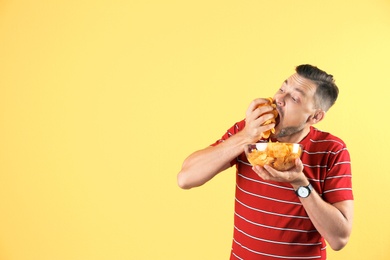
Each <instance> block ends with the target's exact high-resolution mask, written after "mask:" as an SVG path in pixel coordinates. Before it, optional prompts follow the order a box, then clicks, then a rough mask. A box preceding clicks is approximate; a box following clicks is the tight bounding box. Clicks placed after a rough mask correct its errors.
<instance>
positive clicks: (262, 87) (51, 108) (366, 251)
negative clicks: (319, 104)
mask: <svg viewBox="0 0 390 260" xmlns="http://www.w3.org/2000/svg"><path fill="white" fill-rule="evenodd" d="M389 14H390V2H389V1H388V0H362V1H338V0H329V1H316V0H314V1H313V0H296V1H290V0H280V1H265V0H250V1H249V0H244V1H229V0H224V1H222V0H207V1H206V0H200V1H199V0H198V1H179V0H176V1H173V0H164V1H158V0H145V1H135V0H130V1H124V0H123V1H119V0H110V1H108V0H100V1H99V0H95V1H90V0H84V1H83V0H78V1H76V0H67V1H65V0H57V1H49V0H46V1H44V0H42V1H31V0H30V1H28V0H24V1H13V0H3V1H0V259H1V260H103V259H104V260H113V259H114V260H122V259H137V260H141V259H142V260H149V259H169V260H174V259H177V260H183V259H185V260H191V259H212V260H215V259H228V256H229V251H230V247H231V240H232V233H233V227H232V224H233V222H232V221H233V203H234V185H235V184H234V170H233V169H229V170H227V171H226V172H224V173H221V174H220V175H219V176H217V177H216V178H215V179H213V180H212V181H211V182H209V183H207V184H206V185H204V186H202V187H199V188H197V189H192V190H190V191H183V190H180V189H179V188H178V187H177V185H176V174H177V172H178V171H179V169H180V167H181V163H182V161H183V160H184V159H185V157H186V156H187V155H189V154H190V153H191V152H192V151H194V150H196V149H200V148H203V147H205V146H207V145H209V144H211V143H213V142H214V141H215V140H216V139H218V138H219V137H220V136H222V134H224V132H225V131H226V129H227V128H229V127H230V126H231V125H232V124H233V123H234V122H236V121H238V120H241V119H243V118H244V115H245V110H246V108H247V106H248V104H249V103H250V102H251V100H252V99H254V98H257V97H268V96H272V95H273V94H274V92H275V91H276V90H277V89H278V87H279V86H280V84H281V82H282V81H284V79H285V78H286V77H288V76H289V75H290V74H292V73H293V72H294V67H295V66H296V65H299V64H302V63H310V64H313V65H316V66H318V67H320V68H322V69H324V70H326V71H328V72H329V73H331V74H333V75H334V76H335V78H336V82H337V84H338V85H339V87H340V96H339V99H338V101H337V103H336V105H335V106H334V107H333V108H332V109H331V110H330V111H329V113H328V114H327V116H326V119H325V120H324V121H323V122H321V123H320V124H319V125H318V127H319V128H320V129H322V130H325V131H330V132H332V133H333V134H335V135H337V136H339V137H341V138H342V139H344V141H345V142H346V143H347V145H348V148H349V151H350V154H351V157H352V162H353V167H352V168H353V185H354V194H355V221H354V228H353V233H352V236H351V239H350V242H349V244H348V245H347V247H346V248H344V249H343V250H342V251H340V252H333V251H332V250H331V249H330V248H329V249H328V255H329V259H340V260H341V259H342V260H345V259H354V260H357V259H358V260H359V259H364V260H365V259H376V260H385V259H390V240H389V236H388V234H389V232H390V225H389V224H388V223H389V219H390V207H389V199H388V198H389V196H390V190H389V188H388V186H389V182H390V170H389V167H388V163H389V162H390V158H389V156H390V152H389V149H390V141H389V137H388V136H387V134H388V132H387V131H388V129H389V126H390V124H389V117H388V112H389V110H390V102H389V96H390V90H389V89H390V78H389V71H390V47H389V46H390V15H389Z"/></svg>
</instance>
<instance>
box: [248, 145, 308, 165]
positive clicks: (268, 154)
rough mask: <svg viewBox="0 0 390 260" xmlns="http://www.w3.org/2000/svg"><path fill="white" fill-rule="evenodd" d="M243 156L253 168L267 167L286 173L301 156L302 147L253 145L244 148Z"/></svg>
mask: <svg viewBox="0 0 390 260" xmlns="http://www.w3.org/2000/svg"><path fill="white" fill-rule="evenodd" d="M245 155H246V158H247V159H248V161H249V163H250V164H251V165H253V166H255V165H259V166H264V165H269V166H271V167H272V168H274V169H276V170H278V171H286V170H288V169H291V168H292V167H294V165H295V159H296V158H300V157H301V155H302V146H301V145H300V144H297V143H279V142H275V143H265V142H264V143H255V144H248V145H246V146H245Z"/></svg>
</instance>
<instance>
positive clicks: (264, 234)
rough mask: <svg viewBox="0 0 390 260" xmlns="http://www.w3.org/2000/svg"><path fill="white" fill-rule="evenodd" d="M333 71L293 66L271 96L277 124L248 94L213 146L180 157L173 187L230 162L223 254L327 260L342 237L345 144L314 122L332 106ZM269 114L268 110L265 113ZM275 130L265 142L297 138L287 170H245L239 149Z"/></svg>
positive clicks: (347, 196) (347, 220)
mask: <svg viewBox="0 0 390 260" xmlns="http://www.w3.org/2000/svg"><path fill="white" fill-rule="evenodd" d="M337 96H338V88H337V86H336V84H335V83H334V80H333V76H332V75H329V74H327V73H326V72H324V71H322V70H320V69H318V68H317V67H314V66H311V65H300V66H298V67H296V73H294V74H293V75H291V76H290V77H289V78H288V79H286V80H285V81H284V82H283V84H282V86H281V87H280V89H279V90H278V91H277V92H276V94H275V96H274V100H275V104H276V108H277V111H278V113H279V116H278V117H277V119H276V122H277V123H276V124H269V125H263V123H264V122H266V121H267V120H270V119H272V118H273V117H274V115H273V114H272V113H269V112H270V111H271V110H272V109H273V108H272V106H269V105H263V106H259V105H260V104H263V103H266V102H268V99H263V98H259V99H255V100H254V101H252V103H251V104H250V105H249V107H248V109H247V112H246V118H245V120H242V121H241V122H238V123H236V124H235V125H234V126H232V127H231V128H230V129H229V130H228V131H227V133H226V134H225V135H224V136H223V137H222V138H221V139H220V140H218V141H217V142H215V143H214V144H213V145H211V146H209V147H207V148H205V149H202V150H199V151H196V152H194V153H193V154H191V155H190V156H189V157H188V158H187V159H185V161H184V163H183V166H182V169H181V171H180V172H179V174H178V185H179V186H180V187H181V188H183V189H190V188H193V187H197V186H200V185H203V184H204V183H206V182H207V181H209V180H210V179H212V178H213V177H214V176H215V175H217V174H218V173H220V172H222V171H224V170H225V169H227V168H229V167H231V166H233V165H236V168H237V174H236V200H235V216H234V237H233V245H232V251H231V255H230V259H246V260H247V259H326V250H325V248H326V243H325V240H326V242H327V243H328V244H329V245H330V247H331V248H332V249H333V250H340V249H342V248H343V247H344V246H345V245H346V244H347V242H348V240H349V237H350V234H351V229H352V218H353V194H352V181H351V164H350V156H349V153H348V150H347V148H346V146H345V143H344V142H343V141H342V140H341V139H340V138H337V137H335V136H333V135H331V134H329V133H326V132H322V131H320V130H318V129H316V128H315V127H313V125H314V124H316V123H318V122H320V121H321V120H323V119H324V117H325V114H326V111H328V109H329V108H330V107H331V106H332V105H333V104H334V103H335V101H336V99H337ZM267 112H268V113H267ZM271 128H275V133H274V134H273V135H271V141H274V142H275V141H278V142H288V143H300V144H301V145H302V146H303V153H302V156H301V158H298V159H296V161H295V166H294V167H293V168H292V169H289V170H287V171H283V172H281V171H277V170H275V169H273V168H271V167H269V166H264V167H260V166H255V167H252V166H251V165H250V164H249V163H248V161H247V159H246V157H245V154H244V153H243V151H244V146H245V145H247V144H250V143H255V142H259V141H266V140H260V139H261V138H260V136H261V134H262V133H263V132H265V131H268V130H270V129H271Z"/></svg>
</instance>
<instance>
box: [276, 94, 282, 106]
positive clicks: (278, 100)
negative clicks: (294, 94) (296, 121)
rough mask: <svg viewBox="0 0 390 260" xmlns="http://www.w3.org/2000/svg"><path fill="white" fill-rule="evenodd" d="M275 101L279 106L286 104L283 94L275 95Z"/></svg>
mask: <svg viewBox="0 0 390 260" xmlns="http://www.w3.org/2000/svg"><path fill="white" fill-rule="evenodd" d="M275 103H276V105H277V106H278V107H281V106H284V98H283V96H282V95H278V96H276V97H275Z"/></svg>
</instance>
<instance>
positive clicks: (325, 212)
mask: <svg viewBox="0 0 390 260" xmlns="http://www.w3.org/2000/svg"><path fill="white" fill-rule="evenodd" d="M296 188H297V187H294V189H296ZM300 200H301V203H302V205H303V207H304V208H305V210H306V212H307V214H308V216H309V217H310V220H311V221H312V223H313V225H314V226H315V227H316V229H317V230H318V232H319V233H320V234H321V235H322V236H323V237H324V239H325V240H326V241H327V242H328V244H329V246H330V247H331V248H332V249H333V250H340V249H342V248H343V247H344V246H345V245H346V244H347V242H348V240H349V236H350V234H351V230H352V211H353V201H343V202H340V203H336V204H333V205H332V204H329V203H327V202H325V201H324V200H323V199H322V198H321V197H320V195H319V194H318V193H317V192H316V191H314V190H313V191H312V193H311V194H310V196H309V197H308V198H300Z"/></svg>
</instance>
